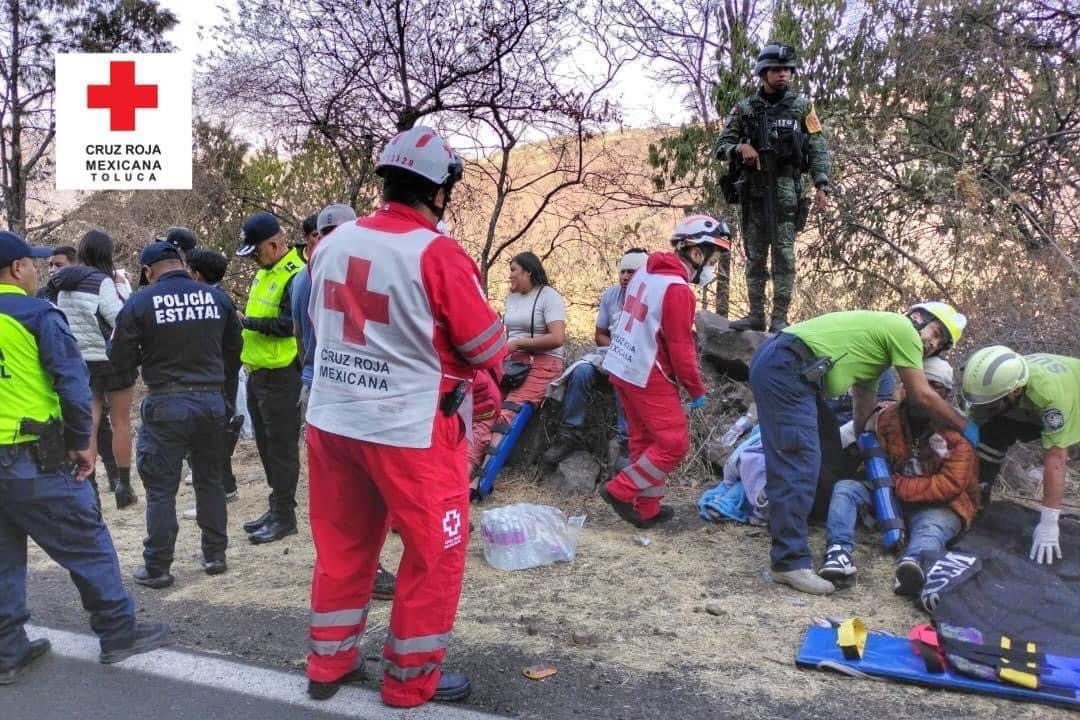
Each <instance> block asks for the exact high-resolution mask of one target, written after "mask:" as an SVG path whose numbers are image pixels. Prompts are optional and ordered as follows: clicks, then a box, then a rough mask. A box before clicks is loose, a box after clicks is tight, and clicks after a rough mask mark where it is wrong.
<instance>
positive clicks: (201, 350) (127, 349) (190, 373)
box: [109, 270, 242, 390]
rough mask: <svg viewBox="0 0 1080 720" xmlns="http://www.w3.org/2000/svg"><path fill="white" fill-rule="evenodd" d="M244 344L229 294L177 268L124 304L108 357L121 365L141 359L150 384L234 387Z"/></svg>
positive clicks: (135, 362)
mask: <svg viewBox="0 0 1080 720" xmlns="http://www.w3.org/2000/svg"><path fill="white" fill-rule="evenodd" d="M241 346H242V341H241V339H240V320H239V318H237V317H236V306H235V305H233V302H232V300H230V299H229V296H228V295H226V294H225V293H224V292H223V291H221V290H219V289H218V288H215V287H212V286H210V285H204V284H203V283H199V282H196V281H195V280H193V279H192V278H191V276H189V275H188V274H187V273H186V272H185V271H183V270H174V271H172V272H169V273H165V274H164V275H162V276H161V278H159V279H158V281H157V282H155V283H154V284H153V285H151V286H149V287H147V288H144V289H142V290H140V291H139V292H137V293H135V294H134V295H132V296H131V298H130V299H129V300H128V302H127V304H126V305H124V309H123V310H121V311H120V314H119V315H118V316H117V318H116V331H115V333H114V334H113V338H112V342H111V343H110V346H109V360H110V361H112V363H113V365H114V366H115V367H116V368H117V369H121V368H124V369H126V368H134V367H136V366H138V365H142V376H143V382H145V383H146V385H147V386H148V387H149V388H150V389H151V390H152V389H153V388H154V387H155V386H159V385H163V384H165V383H180V384H184V385H222V386H223V387H224V386H226V385H231V386H232V387H235V383H236V375H237V373H238V372H239V371H240V348H241Z"/></svg>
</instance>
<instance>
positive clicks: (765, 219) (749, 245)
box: [716, 43, 830, 332]
mask: <svg viewBox="0 0 1080 720" xmlns="http://www.w3.org/2000/svg"><path fill="white" fill-rule="evenodd" d="M795 67H796V62H795V50H794V48H791V47H790V46H787V45H778V44H775V43H772V44H769V45H766V46H765V47H764V48H763V49H762V51H761V53H760V54H759V55H758V60H757V64H756V65H755V66H754V73H755V74H756V75H757V76H758V77H760V78H761V87H760V88H759V89H758V92H757V93H755V94H754V95H751V96H750V97H748V98H746V99H744V100H742V101H740V102H739V103H738V104H737V105H735V107H734V108H732V110H731V114H730V115H728V118H727V122H726V123H725V125H724V130H723V132H722V133H721V134H720V138H719V140H718V141H717V144H716V157H717V159H718V160H720V161H725V160H726V161H731V162H732V165H733V167H734V168H736V169H741V171H742V172H741V179H740V180H739V181H738V182H735V183H734V189H735V190H737V192H738V195H739V199H738V202H739V203H740V204H741V206H742V213H741V218H742V222H741V224H742V234H743V244H744V248H745V250H746V287H747V294H748V295H749V300H750V314H749V315H747V316H746V317H745V318H742V319H741V320H736V321H735V322H733V323H731V328H732V329H733V330H764V329H765V283H766V281H767V280H768V278H769V271H768V269H767V267H766V261H767V258H768V254H769V248H770V247H771V248H772V280H773V307H772V316H771V322H770V324H769V331H770V332H779V331H780V330H783V329H784V328H785V327H787V325H788V320H787V315H788V306H789V305H791V296H792V293H793V291H794V289H795V233H796V232H797V231H799V230H801V229H802V228H803V226H804V225H805V223H806V218H807V215H808V213H809V210H810V203H809V199H808V198H806V197H805V196H804V194H803V181H802V175H803V173H808V174H809V175H810V177H811V178H812V179H813V182H814V187H816V188H817V192H816V193H815V194H814V200H813V204H814V209H815V210H823V209H824V208H825V207H826V204H827V201H828V193H829V192H830V187H829V174H830V164H829V151H828V148H826V146H825V138H824V136H823V135H822V132H821V129H822V128H821V122H820V121H819V120H818V118H817V114H816V113H815V112H814V106H813V104H812V103H811V102H810V100H809V99H808V98H806V97H804V96H802V95H799V94H798V93H795V92H791V91H789V89H788V85H789V84H790V82H791V77H792V75H793V74H794V72H795ZM763 129H764V130H765V132H767V137H765V138H763V137H762V136H763V134H764V133H763ZM740 161H741V167H740ZM770 167H771V171H770ZM770 175H772V178H773V180H772V181H771V182H770V180H769V176H770ZM770 215H772V217H771V218H770V217H769V216H770Z"/></svg>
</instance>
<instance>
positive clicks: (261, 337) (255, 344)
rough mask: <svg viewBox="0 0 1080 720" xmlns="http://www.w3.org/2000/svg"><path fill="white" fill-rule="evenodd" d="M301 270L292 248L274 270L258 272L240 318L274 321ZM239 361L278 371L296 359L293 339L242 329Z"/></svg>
mask: <svg viewBox="0 0 1080 720" xmlns="http://www.w3.org/2000/svg"><path fill="white" fill-rule="evenodd" d="M303 267H304V262H303V260H301V259H300V254H299V253H298V252H297V251H296V248H293V249H292V250H290V251H289V252H287V253H286V254H285V255H283V256H282V257H281V259H280V260H278V261H277V262H276V263H275V264H274V267H272V268H270V269H269V270H267V269H260V270H259V272H257V273H255V280H254V282H252V283H251V292H250V294H249V295H248V301H247V305H246V306H245V307H244V315H245V316H246V317H249V318H276V317H278V316H279V315H280V314H281V296H282V295H283V294H285V285H286V283H288V282H289V279H290V278H291V277H292V276H293V275H295V274H296V273H298V272H300V270H302V269H303ZM243 335H244V350H243V352H242V353H241V355H240V359H241V361H243V363H244V364H245V365H247V366H248V367H249V368H251V369H252V370H269V369H273V368H282V367H285V366H286V365H289V364H290V363H292V362H293V361H294V360H295V359H296V353H297V350H296V338H295V337H293V336H291V335H290V336H289V337H277V336H275V335H266V334H265V333H261V332H256V331H255V330H247V329H245V330H244V332H243Z"/></svg>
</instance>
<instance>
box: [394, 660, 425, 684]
mask: <svg viewBox="0 0 1080 720" xmlns="http://www.w3.org/2000/svg"><path fill="white" fill-rule="evenodd" d="M437 667H439V663H433V662H430V663H424V664H423V665H419V666H417V667H401V666H400V665H395V664H394V663H392V662H390V661H389V660H383V672H385V673H386V674H387V675H389V676H390V677H392V678H394V679H395V680H397V681H398V682H405V681H406V680H412V679H413V678H415V677H420V676H421V675H429V674H430V673H431V672H432V671H433V670H434V669H435V668H437Z"/></svg>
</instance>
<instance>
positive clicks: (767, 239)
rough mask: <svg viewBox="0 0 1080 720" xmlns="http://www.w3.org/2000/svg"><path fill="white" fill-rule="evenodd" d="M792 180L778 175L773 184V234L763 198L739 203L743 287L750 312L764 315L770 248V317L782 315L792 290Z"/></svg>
mask: <svg viewBox="0 0 1080 720" xmlns="http://www.w3.org/2000/svg"><path fill="white" fill-rule="evenodd" d="M796 187H797V186H796V184H795V181H794V180H792V179H791V178H780V179H779V180H778V181H777V188H776V203H775V205H776V237H775V242H774V240H773V232H772V228H770V227H769V223H768V221H767V220H766V219H765V212H764V207H763V202H762V200H760V199H757V198H747V199H746V200H744V202H743V205H742V213H741V218H742V223H741V224H742V235H743V249H744V250H745V251H746V290H747V295H748V296H749V301H750V313H751V314H752V315H760V316H762V317H763V316H764V315H765V283H766V282H768V279H769V269H768V266H767V262H768V257H769V254H770V248H771V250H772V281H773V310H772V317H773V318H774V319H775V318H780V319H786V318H787V311H788V307H789V306H790V305H791V297H792V294H793V293H794V291H795V211H796V208H797V206H798V194H797V190H796Z"/></svg>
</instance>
